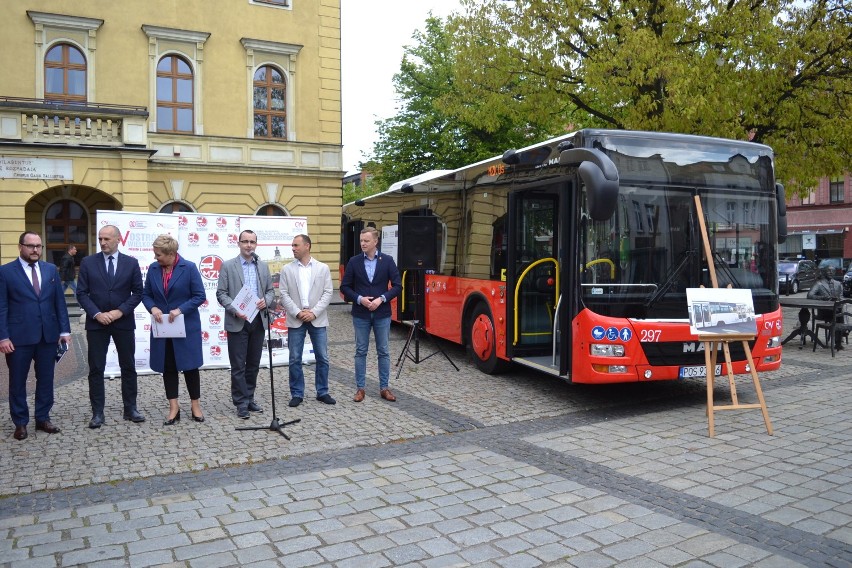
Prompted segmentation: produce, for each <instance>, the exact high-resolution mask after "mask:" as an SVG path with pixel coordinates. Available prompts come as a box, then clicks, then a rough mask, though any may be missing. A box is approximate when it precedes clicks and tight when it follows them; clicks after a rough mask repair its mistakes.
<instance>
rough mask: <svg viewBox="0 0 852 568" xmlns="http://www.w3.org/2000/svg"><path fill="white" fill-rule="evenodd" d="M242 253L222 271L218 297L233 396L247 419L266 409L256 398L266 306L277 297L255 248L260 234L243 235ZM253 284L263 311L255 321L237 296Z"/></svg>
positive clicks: (241, 413)
mask: <svg viewBox="0 0 852 568" xmlns="http://www.w3.org/2000/svg"><path fill="white" fill-rule="evenodd" d="M239 247H240V255H239V256H238V257H236V258H232V259H230V260H226V261H225V262H224V263H222V268H221V270H219V285H218V287H217V288H216V299H217V300H219V304H221V305H222V307H223V308H225V331H227V332H228V358H229V359H230V362H231V399H232V400H233V402H234V406H236V407H237V416H238V417H240V418H243V419H247V418H248V417H249V411H251V412H263V409H262V408H261V407H260V406H259V405H258V404H257V403H256V402H255V401H254V391H255V387H256V386H257V372H258V370H259V369H260V356H261V355H262V354H263V337H264V335H265V334H266V328H267V318H268V314H267V312H266V307H267V306H268V305H270V304H272V302H273V300H274V299H275V290H274V289H273V288H272V276H271V275H270V273H269V267H268V266H267V265H266V263H265V262H263V261H261V260H260V259H259V258H258V256H257V254H255V252H254V251H255V249H256V248H257V235H256V234H255V233H254V231H249V230H245V231H243V232H241V233H240V238H239ZM243 286H249V287H250V288H251V289H252V290H253V291H254V293H255V295H256V296H257V297H258V298H259V299H258V301H257V307H258V309H259V310H260V312H259V313H258V315H257V316H256V317H255V318H254V320H253V321H251V322H249V321H248V319H247V317H246V314H245V313H244V312H243V311H241V310H239V309H238V306H237V305H236V304H234V298H235V297H236V296H237V294H238V293H239V292H240V290H242V288H243Z"/></svg>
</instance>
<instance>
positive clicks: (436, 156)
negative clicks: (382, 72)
mask: <svg viewBox="0 0 852 568" xmlns="http://www.w3.org/2000/svg"><path fill="white" fill-rule="evenodd" d="M413 40H414V44H413V45H410V46H407V47H406V49H405V54H404V57H403V60H402V63H401V66H400V71H399V73H397V74H396V75H395V76H394V87H395V89H396V92H397V95H398V97H399V108H398V110H397V114H396V116H393V117H391V118H389V119H387V120H382V121H378V122H377V123H376V125H377V128H378V141H377V142H376V144H375V145H374V147H373V151H372V155H371V156H369V160H368V162H367V163H362V164H361V167H362V168H365V167H367V166H368V165H370V163H372V167H371V170H372V172H373V174H374V175H375V178H374V181H375V185H374V188H378V187H382V189H384V188H387V186H389V185H390V184H392V183H394V182H396V181H400V180H403V179H406V178H410V177H413V176H415V175H417V174H421V173H424V172H427V171H430V170H436V169H455V168H458V167H461V166H463V165H465V164H467V163H470V162H474V161H478V160H482V159H485V158H489V157H492V156H494V155H497V154H501V153H503V152H504V151H505V150H507V149H509V148H517V147H520V146H525V145H528V144H529V143H531V142H532V141H537V137H538V136H539V135H540V134H541V133H539V132H537V131H535V129H531V128H529V127H528V125H527V124H526V123H525V122H524V121H522V120H518V117H517V115H516V114H515V113H514V112H513V111H510V112H509V113H508V114H503V115H501V114H495V115H494V116H493V117H492V118H491V120H490V121H489V122H488V124H482V125H480V124H473V123H471V122H468V121H466V120H464V119H462V118H460V117H459V115H457V114H456V113H455V112H454V111H452V110H450V111H447V110H444V109H445V108H446V107H448V106H449V105H448V103H447V101H451V100H452V99H454V98H455V97H457V96H458V93H457V92H456V84H457V81H458V77H457V74H456V57H455V54H454V53H453V51H452V44H451V36H450V35H449V32H448V29H447V24H446V22H444V21H443V20H441V19H440V18H435V17H433V16H431V15H430V17H429V18H428V19H427V20H426V23H425V30H424V31H417V32H415V34H414V36H413Z"/></svg>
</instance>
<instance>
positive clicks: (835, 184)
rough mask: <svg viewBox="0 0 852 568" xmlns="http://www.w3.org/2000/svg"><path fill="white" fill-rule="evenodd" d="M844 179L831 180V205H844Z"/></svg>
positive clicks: (829, 189)
mask: <svg viewBox="0 0 852 568" xmlns="http://www.w3.org/2000/svg"><path fill="white" fill-rule="evenodd" d="M843 186H844V184H843V178H842V177H839V178H831V180H830V181H829V182H828V195H829V199H830V200H831V203H843V201H844V199H843V189H844V187H843Z"/></svg>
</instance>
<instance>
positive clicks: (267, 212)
mask: <svg viewBox="0 0 852 568" xmlns="http://www.w3.org/2000/svg"><path fill="white" fill-rule="evenodd" d="M255 215H260V216H261V217H286V216H287V212H286V211H284V209H282V208H281V207H278V206H277V205H264V206H262V207H261V208H260V209H258V210H257V213H255Z"/></svg>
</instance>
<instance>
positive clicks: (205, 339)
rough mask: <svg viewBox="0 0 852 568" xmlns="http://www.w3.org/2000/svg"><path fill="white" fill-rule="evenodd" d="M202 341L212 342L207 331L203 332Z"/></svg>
mask: <svg viewBox="0 0 852 568" xmlns="http://www.w3.org/2000/svg"><path fill="white" fill-rule="evenodd" d="M201 341H203V342H204V343H207V342H208V341H210V334H209V333H207V332H206V331H202V332H201Z"/></svg>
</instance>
